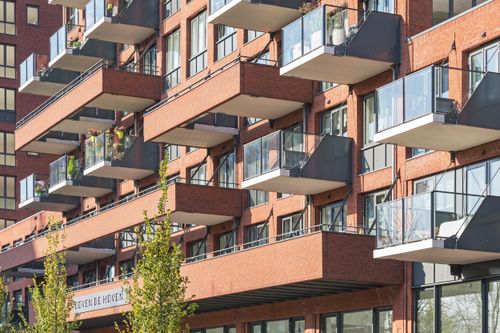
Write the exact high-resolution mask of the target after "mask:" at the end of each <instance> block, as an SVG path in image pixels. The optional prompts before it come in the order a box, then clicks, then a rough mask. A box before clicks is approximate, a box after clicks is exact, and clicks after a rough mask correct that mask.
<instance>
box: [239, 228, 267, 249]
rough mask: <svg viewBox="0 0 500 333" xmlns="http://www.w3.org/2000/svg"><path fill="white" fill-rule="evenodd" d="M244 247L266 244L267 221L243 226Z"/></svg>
mask: <svg viewBox="0 0 500 333" xmlns="http://www.w3.org/2000/svg"><path fill="white" fill-rule="evenodd" d="M245 231H246V232H245V233H246V240H245V243H246V247H254V246H259V245H264V244H267V242H268V239H267V238H268V237H269V224H268V223H267V222H264V223H259V224H255V225H251V226H249V227H246V228H245Z"/></svg>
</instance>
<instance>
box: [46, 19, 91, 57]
mask: <svg viewBox="0 0 500 333" xmlns="http://www.w3.org/2000/svg"><path fill="white" fill-rule="evenodd" d="M74 28H82V29H83V28H84V26H82V25H78V24H73V23H69V24H65V25H63V26H62V27H60V28H59V29H58V30H57V31H56V32H55V33H54V34H53V35H52V36H50V39H49V41H50V54H49V56H50V61H52V60H54V59H55V58H56V57H57V56H58V55H59V54H61V53H63V52H65V51H66V49H68V48H78V47H80V45H81V42H80V41H69V40H68V31H71V30H73V29H74Z"/></svg>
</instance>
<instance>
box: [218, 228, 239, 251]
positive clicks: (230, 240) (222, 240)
mask: <svg viewBox="0 0 500 333" xmlns="http://www.w3.org/2000/svg"><path fill="white" fill-rule="evenodd" d="M235 236H236V235H235V232H234V231H228V232H225V233H223V234H220V235H217V236H216V248H217V251H216V253H215V255H222V254H226V253H231V252H233V251H234V244H235Z"/></svg>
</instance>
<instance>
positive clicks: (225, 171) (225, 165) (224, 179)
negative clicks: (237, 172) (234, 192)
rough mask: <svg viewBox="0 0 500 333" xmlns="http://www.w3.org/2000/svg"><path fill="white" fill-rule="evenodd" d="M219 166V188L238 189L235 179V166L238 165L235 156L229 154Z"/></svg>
mask: <svg viewBox="0 0 500 333" xmlns="http://www.w3.org/2000/svg"><path fill="white" fill-rule="evenodd" d="M220 161H221V162H220V163H221V165H220V166H219V186H220V187H226V188H236V184H235V178H234V166H235V164H236V159H235V154H234V153H229V154H226V155H224V156H222V157H221V158H220Z"/></svg>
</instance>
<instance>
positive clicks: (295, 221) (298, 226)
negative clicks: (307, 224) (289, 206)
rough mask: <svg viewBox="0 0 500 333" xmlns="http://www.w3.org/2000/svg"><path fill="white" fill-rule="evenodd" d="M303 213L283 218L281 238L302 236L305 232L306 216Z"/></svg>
mask: <svg viewBox="0 0 500 333" xmlns="http://www.w3.org/2000/svg"><path fill="white" fill-rule="evenodd" d="M303 215H304V214H302V213H298V214H294V215H291V216H287V217H283V218H282V219H281V235H280V237H279V238H280V239H286V238H292V237H297V236H300V235H302V234H303V233H304V230H303V229H304V218H303Z"/></svg>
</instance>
